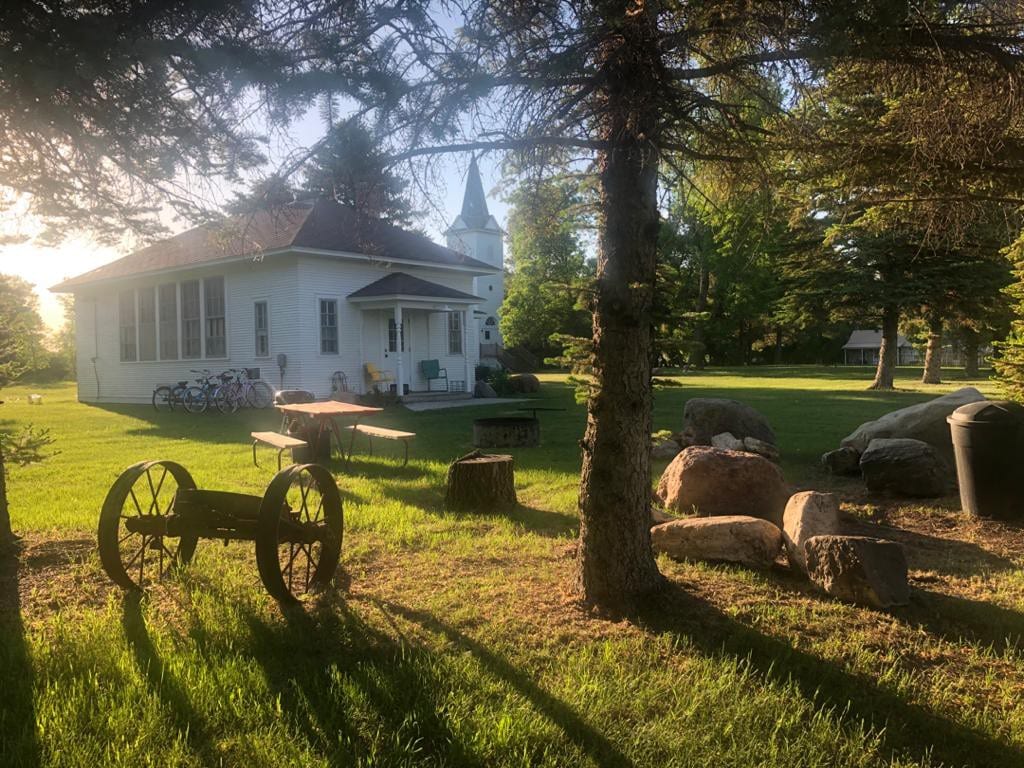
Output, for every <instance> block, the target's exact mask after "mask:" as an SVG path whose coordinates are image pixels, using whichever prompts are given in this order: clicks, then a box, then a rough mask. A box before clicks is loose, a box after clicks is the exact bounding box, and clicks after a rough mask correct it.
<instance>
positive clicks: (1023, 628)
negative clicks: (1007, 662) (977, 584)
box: [893, 588, 1024, 654]
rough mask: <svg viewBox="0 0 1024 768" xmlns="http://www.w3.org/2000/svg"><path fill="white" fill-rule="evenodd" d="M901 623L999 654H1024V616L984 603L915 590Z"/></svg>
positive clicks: (899, 615) (899, 613)
mask: <svg viewBox="0 0 1024 768" xmlns="http://www.w3.org/2000/svg"><path fill="white" fill-rule="evenodd" d="M893 615H894V616H896V617H897V618H898V619H899V620H900V621H903V622H904V623H906V624H910V625H911V626H915V627H920V628H921V629H924V630H925V631H926V632H928V633H930V634H932V635H935V636H937V637H942V638H944V639H946V640H948V641H950V642H953V643H962V642H969V643H977V644H979V645H981V646H983V647H991V648H992V649H993V650H995V651H996V652H997V653H999V652H1003V651H1011V652H1013V653H1017V654H1020V653H1021V652H1022V651H1024V614H1021V613H1018V612H1017V611H1013V610H1010V609H1008V608H1003V607H1001V606H998V605H994V604H992V603H987V602H984V601H981V600H968V599H966V598H963V597H955V596H953V595H947V594H943V593H941V592H933V591H931V590H927V589H921V588H915V589H914V591H913V593H912V596H911V604H910V606H909V607H907V608H902V609H900V610H898V611H893Z"/></svg>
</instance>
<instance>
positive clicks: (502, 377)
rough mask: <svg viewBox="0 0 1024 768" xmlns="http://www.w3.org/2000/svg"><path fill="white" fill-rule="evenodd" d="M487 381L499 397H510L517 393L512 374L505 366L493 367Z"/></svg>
mask: <svg viewBox="0 0 1024 768" xmlns="http://www.w3.org/2000/svg"><path fill="white" fill-rule="evenodd" d="M487 383H488V384H490V385H491V387H492V388H493V389H494V392H495V393H496V394H497V395H498V397H508V396H509V395H514V394H515V393H516V390H515V387H513V386H512V381H511V376H509V373H508V371H506V370H505V369H504V368H493V369H491V375H490V377H489V378H488V379H487Z"/></svg>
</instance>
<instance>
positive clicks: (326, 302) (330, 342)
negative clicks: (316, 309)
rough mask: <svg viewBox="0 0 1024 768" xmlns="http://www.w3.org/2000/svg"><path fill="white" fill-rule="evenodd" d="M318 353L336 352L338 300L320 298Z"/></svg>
mask: <svg viewBox="0 0 1024 768" xmlns="http://www.w3.org/2000/svg"><path fill="white" fill-rule="evenodd" d="M320 354H321V355H336V354H338V302H337V301H336V300H334V299H320Z"/></svg>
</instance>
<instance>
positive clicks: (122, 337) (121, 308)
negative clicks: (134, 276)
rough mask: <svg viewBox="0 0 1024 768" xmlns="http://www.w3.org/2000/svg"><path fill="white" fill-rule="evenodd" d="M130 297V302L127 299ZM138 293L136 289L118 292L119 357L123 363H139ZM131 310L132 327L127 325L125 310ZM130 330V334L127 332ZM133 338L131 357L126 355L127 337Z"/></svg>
mask: <svg viewBox="0 0 1024 768" xmlns="http://www.w3.org/2000/svg"><path fill="white" fill-rule="evenodd" d="M129 296H130V301H128V302H126V301H125V299H126V298H128V297H129ZM138 301H139V298H138V292H137V291H136V290H135V289H134V288H129V289H127V290H122V291H118V292H117V349H118V352H117V356H118V359H119V360H120V362H122V363H137V362H138V361H139V307H138ZM126 307H127V308H130V309H131V319H132V322H131V325H126V324H125V322H124V320H125V308H126ZM129 329H130V333H128V334H126V333H125V331H128V330H129ZM128 336H130V337H131V342H130V343H131V352H132V355H131V357H128V356H126V355H125V351H126V350H127V346H126V344H127V343H128V339H127V337H128Z"/></svg>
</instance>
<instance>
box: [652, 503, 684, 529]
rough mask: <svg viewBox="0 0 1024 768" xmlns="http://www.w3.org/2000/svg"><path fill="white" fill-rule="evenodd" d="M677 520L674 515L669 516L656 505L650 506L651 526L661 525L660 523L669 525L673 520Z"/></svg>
mask: <svg viewBox="0 0 1024 768" xmlns="http://www.w3.org/2000/svg"><path fill="white" fill-rule="evenodd" d="M678 519H679V518H678V517H676V516H675V515H670V514H668V513H667V512H665V510H663V509H661V508H659V507H658V506H657V505H654V504H652V505H651V525H661V524H662V523H671V522H672V521H673V520H678Z"/></svg>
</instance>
